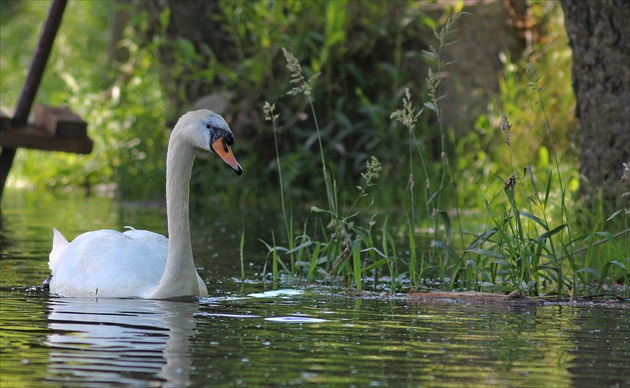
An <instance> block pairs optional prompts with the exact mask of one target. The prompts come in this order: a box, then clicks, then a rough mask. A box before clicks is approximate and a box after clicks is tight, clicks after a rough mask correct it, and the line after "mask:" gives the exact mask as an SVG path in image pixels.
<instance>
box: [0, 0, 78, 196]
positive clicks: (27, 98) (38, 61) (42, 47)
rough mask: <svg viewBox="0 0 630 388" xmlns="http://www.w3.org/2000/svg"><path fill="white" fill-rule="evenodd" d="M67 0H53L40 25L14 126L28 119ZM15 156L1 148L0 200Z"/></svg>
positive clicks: (6, 149)
mask: <svg viewBox="0 0 630 388" xmlns="http://www.w3.org/2000/svg"><path fill="white" fill-rule="evenodd" d="M67 2H68V1H67V0H53V1H52V3H51V5H50V9H49V10H48V15H47V16H46V20H45V21H44V25H43V26H42V30H41V32H40V34H39V41H38V43H37V47H36V48H35V51H34V52H33V59H32V61H31V67H30V69H29V71H28V75H27V76H26V81H24V86H23V87H22V92H21V93H20V98H19V99H18V102H17V105H16V106H15V112H14V114H13V119H12V120H11V124H12V125H13V126H14V127H17V126H21V125H25V124H26V122H27V120H28V115H29V113H30V112H31V107H32V106H33V101H35V95H36V94H37V89H38V88H39V84H40V83H41V80H42V76H43V75H44V69H45V68H46V62H47V61H48V57H49V56H50V51H51V50H52V46H53V42H54V41H55V36H56V35H57V31H58V30H59V26H60V25H61V18H62V16H63V12H64V10H65V8H66V4H67ZM14 157H15V148H5V147H3V148H2V151H1V152H0V200H1V199H2V193H3V191H4V185H5V183H6V181H7V177H8V176H9V170H10V169H11V165H12V164H13V158H14Z"/></svg>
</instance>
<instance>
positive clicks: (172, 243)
mask: <svg viewBox="0 0 630 388" xmlns="http://www.w3.org/2000/svg"><path fill="white" fill-rule="evenodd" d="M233 141H234V140H233V136H232V132H231V130H230V128H229V127H228V125H227V123H226V122H225V120H223V118H222V117H221V116H219V115H217V114H215V113H213V112H211V111H208V110H199V111H195V112H189V113H187V114H185V115H184V116H182V117H181V118H180V119H179V121H178V122H177V125H176V126H175V129H173V133H172V134H171V138H170V140H169V145H168V153H167V159H166V206H167V217H168V234H169V237H170V239H167V238H166V237H164V236H162V235H159V234H157V233H153V232H149V231H146V230H135V229H132V230H129V231H126V232H124V233H120V232H117V231H113V230H97V231H93V232H87V233H84V234H82V235H80V236H78V237H77V238H75V239H74V240H73V241H72V242H68V240H66V239H65V238H64V237H63V235H62V234H61V233H60V232H59V231H57V230H56V229H54V237H53V249H52V251H51V252H50V259H49V267H50V271H51V273H52V279H51V281H50V285H49V287H50V292H51V293H53V294H56V295H59V296H64V297H123V298H147V299H165V298H173V297H179V296H190V295H200V296H207V295H208V289H207V288H206V285H205V284H204V282H203V280H202V279H201V277H199V274H197V270H196V268H195V264H194V261H193V255H192V245H191V242H190V225H189V221H188V198H189V194H188V187H189V184H190V175H191V172H192V165H193V161H194V159H195V152H196V149H197V148H201V149H204V150H208V151H212V152H215V153H216V154H217V155H219V156H220V157H221V159H223V161H224V162H225V163H226V164H227V165H228V166H229V167H231V168H232V169H233V170H234V171H235V172H236V173H237V174H240V173H241V172H242V169H241V166H240V165H239V164H238V162H237V161H236V159H234V156H233V155H232V152H231V150H230V147H229V145H231V144H232V143H233Z"/></svg>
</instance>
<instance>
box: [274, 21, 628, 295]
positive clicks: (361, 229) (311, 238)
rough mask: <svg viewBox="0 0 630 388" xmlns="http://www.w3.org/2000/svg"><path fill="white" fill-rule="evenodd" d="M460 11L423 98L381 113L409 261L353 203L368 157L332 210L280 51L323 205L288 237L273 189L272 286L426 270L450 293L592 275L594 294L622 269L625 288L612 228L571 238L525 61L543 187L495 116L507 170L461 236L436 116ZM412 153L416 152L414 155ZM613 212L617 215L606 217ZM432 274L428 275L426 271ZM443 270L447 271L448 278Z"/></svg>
mask: <svg viewBox="0 0 630 388" xmlns="http://www.w3.org/2000/svg"><path fill="white" fill-rule="evenodd" d="M459 17H460V16H454V17H452V18H450V19H449V21H448V22H447V24H446V25H445V27H444V28H443V29H442V30H440V31H436V37H438V40H439V42H440V44H439V46H438V49H434V48H432V49H431V53H433V54H434V55H435V58H436V59H437V60H438V61H437V63H438V67H437V70H436V71H433V70H429V73H428V77H427V82H428V85H429V88H428V89H429V90H428V93H427V97H428V101H427V102H426V103H425V104H424V107H423V108H422V109H420V110H417V109H416V108H415V107H414V106H413V103H412V98H411V92H410V91H409V89H406V90H405V92H404V96H403V101H402V108H401V109H398V110H396V111H395V112H393V113H392V114H391V116H390V119H391V120H393V121H396V122H399V123H400V124H402V125H403V126H404V127H405V128H406V129H407V131H408V134H409V150H408V152H409V155H408V159H409V179H408V181H407V187H406V193H405V198H407V195H408V196H409V197H408V198H409V201H408V202H407V201H406V200H405V206H409V208H405V210H406V216H407V225H406V229H407V233H408V247H409V250H408V254H409V257H408V258H407V259H405V260H402V259H401V258H400V257H399V256H398V255H397V244H396V242H395V240H394V238H393V236H392V235H391V234H390V233H389V232H388V217H387V216H386V217H385V218H384V221H383V222H382V224H381V227H380V228H378V230H377V228H375V225H376V224H377V221H376V214H372V215H371V216H368V213H367V211H368V209H369V208H370V207H371V206H372V204H373V203H374V198H372V200H371V201H370V202H369V204H368V205H366V206H363V207H359V200H360V199H361V198H365V197H369V196H370V190H372V189H373V188H375V187H377V186H378V179H379V177H380V174H381V172H382V166H381V163H380V162H379V160H378V159H377V158H375V157H371V158H370V159H369V160H368V162H367V163H366V170H365V172H364V173H362V174H361V176H362V179H363V182H362V184H361V185H358V186H356V187H357V189H358V193H357V196H356V198H355V199H354V201H353V202H352V203H351V204H350V205H349V206H340V202H339V194H338V191H337V186H336V182H335V179H334V177H333V175H332V173H331V171H332V170H331V169H329V168H328V166H327V161H326V159H325V156H324V150H323V147H322V138H321V132H320V130H319V125H318V122H317V117H316V114H315V109H314V106H313V103H312V99H311V95H312V89H311V87H312V81H313V77H311V78H310V79H307V78H306V77H305V76H304V75H303V73H302V68H301V66H300V64H299V61H298V60H297V59H296V57H295V56H294V55H293V54H292V53H291V52H289V51H287V50H286V49H283V53H284V56H285V59H286V60H287V68H288V69H289V72H290V74H291V80H290V84H291V85H292V88H291V90H290V91H289V92H288V94H289V95H291V96H298V95H303V96H304V97H305V98H306V99H307V101H308V104H309V105H310V109H311V113H312V115H313V122H314V125H315V130H316V134H317V140H318V142H319V146H320V149H319V151H320V158H321V164H322V174H323V177H324V182H325V184H326V193H327V207H319V206H312V207H311V213H312V214H313V215H315V218H316V219H317V222H315V223H314V224H313V225H309V221H308V220H307V221H305V222H304V225H303V228H302V231H301V234H300V235H298V236H294V235H293V232H292V229H293V227H292V221H291V222H289V221H288V220H289V218H288V216H287V214H286V209H285V205H284V197H283V195H281V200H282V207H283V216H284V219H285V229H286V232H287V237H288V239H289V240H290V242H289V246H288V247H287V248H285V247H280V246H276V243H275V234H272V239H273V241H272V244H266V243H265V244H266V245H267V247H268V249H269V252H270V254H271V256H272V275H273V280H274V285H275V284H277V281H278V279H279V274H280V273H281V272H282V271H286V272H287V273H292V274H299V275H301V279H302V280H303V281H306V282H310V281H315V280H319V281H321V282H325V281H327V280H330V281H333V282H334V283H335V284H340V283H341V284H345V285H349V286H352V287H354V288H356V289H357V290H358V291H361V290H363V289H364V287H365V285H366V281H368V280H369V281H373V284H374V288H377V287H379V279H381V280H383V281H381V283H380V287H381V289H388V290H390V291H395V290H397V289H400V287H401V285H402V284H405V286H414V287H417V286H420V285H421V283H422V282H423V281H425V280H426V279H427V277H430V276H434V277H433V279H437V280H438V281H446V280H449V281H448V282H444V284H446V285H447V287H449V288H450V289H455V288H464V289H476V290H486V291H494V292H511V291H513V290H520V291H521V292H522V293H524V294H529V295H541V294H543V293H555V294H558V295H565V294H573V293H575V292H576V290H577V289H578V288H579V287H585V286H586V285H588V284H589V283H590V282H591V281H592V280H593V279H597V278H598V279H599V281H598V285H597V286H598V287H597V290H599V287H601V286H602V284H603V282H604V281H606V279H610V277H609V274H610V273H613V272H614V273H618V272H617V271H618V270H622V271H625V272H624V276H625V277H624V279H625V283H626V284H627V278H628V267H629V266H630V262H629V261H628V259H626V258H624V256H623V253H622V252H623V251H622V249H621V247H620V246H619V244H617V242H616V241H615V238H616V237H618V236H619V234H617V235H612V234H611V233H609V232H605V231H594V232H592V233H589V234H586V235H584V236H580V237H577V238H573V236H572V233H571V229H572V228H571V217H570V216H569V211H568V209H569V200H570V198H569V197H568V192H567V186H566V184H565V180H563V178H562V176H561V169H560V164H559V157H558V155H557V152H556V150H555V146H554V139H553V136H552V129H551V125H550V122H549V119H548V117H547V112H546V110H545V104H544V98H543V91H544V87H541V86H539V84H540V79H541V77H540V75H539V74H538V72H537V70H536V68H535V66H534V65H529V66H528V67H527V70H526V76H527V82H528V86H529V87H530V88H531V90H532V91H533V92H534V94H535V103H536V105H538V106H539V107H540V108H541V110H542V111H543V114H542V117H543V118H544V125H545V130H546V133H547V136H548V138H549V140H548V141H549V144H550V150H551V153H552V155H553V160H554V164H555V165H554V166H552V167H550V168H549V169H548V171H547V172H546V180H543V182H542V184H541V182H540V181H539V179H538V178H537V174H536V173H535V171H534V170H535V169H534V167H532V166H531V165H524V166H523V165H519V160H517V158H516V157H515V152H514V150H513V147H515V144H518V143H519V142H520V141H522V140H521V139H522V138H521V137H520V136H519V134H520V132H519V126H518V125H516V126H514V125H513V124H512V123H511V122H510V119H509V116H508V114H506V113H503V112H500V114H499V120H498V123H499V124H498V128H499V130H500V133H501V134H502V135H503V143H505V147H506V149H507V151H506V152H508V153H509V172H508V174H509V176H507V177H500V176H498V175H497V178H499V179H500V180H501V182H502V188H501V190H500V191H499V192H498V193H497V194H496V195H495V197H494V198H492V200H488V199H485V198H484V203H485V214H486V220H487V221H486V226H485V227H484V230H483V231H482V232H481V233H480V234H478V235H475V236H472V237H469V236H465V234H464V232H463V230H462V226H461V219H460V215H459V207H460V206H459V201H458V198H457V192H456V190H455V189H454V182H455V180H454V177H453V172H452V169H451V167H450V165H449V159H448V152H447V146H446V141H445V137H446V136H445V132H444V128H443V124H442V115H443V112H442V109H441V107H440V104H441V103H440V101H441V100H442V99H443V98H444V96H443V95H441V93H440V82H441V78H440V77H441V76H440V74H441V72H442V62H441V61H442V59H441V55H442V49H443V48H444V47H446V46H447V45H448V44H449V43H448V42H446V40H445V38H446V36H448V35H449V31H452V28H453V25H454V24H455V22H456V21H457V20H458V19H459ZM446 65H447V64H444V66H446ZM425 109H428V110H429V111H432V112H433V113H434V114H435V115H436V116H437V119H438V122H439V125H440V134H441V155H440V163H441V169H440V170H439V185H438V184H432V182H431V178H430V176H431V175H430V173H429V171H431V170H432V166H430V165H429V164H428V163H427V161H426V158H425V157H424V156H423V154H422V152H421V149H420V146H419V142H418V141H417V139H416V137H415V127H416V125H417V119H418V117H419V116H420V115H421V114H422V113H423V111H424V110H425ZM264 112H265V117H266V118H267V120H269V121H271V122H272V124H273V129H274V141H275V142H276V161H277V166H278V174H279V179H280V190H281V192H283V191H284V187H283V182H282V172H281V166H280V155H279V151H278V148H277V143H278V140H277V137H276V136H277V135H276V133H277V124H276V121H277V120H278V115H276V114H275V113H274V112H275V105H272V104H269V103H266V104H265V106H264ZM414 147H415V149H414ZM416 152H417V153H418V156H419V157H416V156H415V155H414V154H415V153H416ZM415 159H419V160H420V167H421V169H422V173H423V174H424V177H425V182H424V183H425V184H424V201H423V205H424V206H417V202H416V200H417V198H416V193H415V175H414V174H415V173H416V170H417V169H418V166H417V163H416V162H415ZM629 165H630V164H629ZM624 167H625V173H624V177H623V178H622V179H623V180H628V179H630V176H629V175H630V172H628V170H629V167H628V165H624ZM554 175H557V176H554ZM555 185H558V186H559V192H560V197H559V199H558V201H559V206H560V217H559V219H557V217H556V215H555V214H552V212H550V210H551V209H552V208H553V206H552V201H553V200H554V198H553V196H552V193H553V192H554V191H553V188H554V187H555ZM523 188H525V189H523ZM447 189H448V190H447ZM449 191H452V196H450V197H449V198H452V201H453V203H451V205H452V206H453V208H454V209H455V213H456V214H457V220H458V226H459V229H458V233H459V236H458V237H459V239H460V242H461V250H460V249H458V248H456V247H454V246H453V245H452V241H451V238H452V236H451V235H452V234H453V232H454V231H453V230H452V228H451V222H450V218H449V216H448V214H447V212H446V210H445V208H446V207H445V206H444V203H442V202H443V201H444V202H445V198H446V197H445V198H443V197H442V196H443V195H444V194H445V193H447V192H449ZM626 195H630V194H626ZM342 209H343V210H342ZM421 209H424V212H425V213H426V214H425V215H426V216H427V217H426V219H425V220H429V222H430V223H433V226H434V228H433V232H432V233H433V236H432V237H433V241H432V244H431V246H432V250H431V252H430V254H429V255H428V256H424V255H422V256H421V257H420V259H419V258H418V256H417V253H416V227H417V221H418V219H417V214H418V211H419V210H420V211H422V210H421ZM617 214H621V212H617V213H616V214H615V215H613V216H616V215H617ZM366 217H367V218H366ZM611 218H612V216H611ZM440 220H441V222H442V224H440ZM362 221H366V222H362ZM441 225H443V226H444V232H445V240H442V239H441V236H442V235H441V233H444V232H442V231H440V228H439V226H441ZM377 232H380V233H377ZM317 236H320V237H319V238H318V237H317ZM597 237H599V238H600V239H601V238H602V237H603V238H605V240H601V241H595V238H597ZM379 239H380V241H379ZM604 241H605V242H606V243H608V245H609V246H610V247H611V251H612V252H613V256H612V257H611V258H610V260H608V261H607V262H606V263H604V264H601V263H597V262H596V261H594V260H592V258H593V248H595V247H596V246H599V245H601V244H602V243H603V242H604ZM579 244H582V245H583V248H580V249H577V248H576V245H579ZM458 251H460V252H462V253H458ZM583 252H587V255H588V257H587V259H586V261H584V260H583V261H579V260H578V254H580V253H583ZM284 255H291V266H290V268H287V267H286V266H285V265H284V263H283V261H282V256H284ZM585 263H586V264H585ZM401 264H404V265H401ZM405 267H407V268H408V272H403V271H404V268H405ZM436 273H437V276H435V274H436ZM387 275H389V279H388V280H389V282H387V281H384V280H385V276H387ZM447 275H450V279H449V278H448V277H447Z"/></svg>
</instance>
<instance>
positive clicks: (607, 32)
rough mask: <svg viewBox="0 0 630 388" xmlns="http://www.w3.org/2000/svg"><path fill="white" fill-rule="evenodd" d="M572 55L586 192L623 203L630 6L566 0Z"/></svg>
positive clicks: (629, 112)
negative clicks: (621, 181) (622, 178)
mask: <svg viewBox="0 0 630 388" xmlns="http://www.w3.org/2000/svg"><path fill="white" fill-rule="evenodd" d="M562 9H563V11H564V15H565V26H566V29H567V34H568V36H569V42H570V45H571V49H572V51H573V76H572V80H573V90H574V92H575V97H576V115H575V116H576V118H577V119H578V122H579V124H578V133H579V140H580V161H581V167H580V170H581V173H582V175H583V177H584V180H583V182H582V185H581V187H582V193H583V194H584V195H585V196H586V198H587V199H588V198H590V199H592V198H593V195H594V194H596V193H597V191H598V190H599V189H600V188H601V189H602V194H603V198H604V200H605V201H606V202H605V203H606V204H607V207H609V208H611V207H612V206H616V205H617V204H618V203H621V198H620V197H621V194H622V193H623V192H625V191H628V190H627V185H626V187H624V184H623V183H620V178H621V176H622V174H623V163H628V162H629V161H630V2H628V1H624V0H597V1H592V0H589V1H584V0H564V1H563V2H562Z"/></svg>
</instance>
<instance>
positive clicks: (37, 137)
mask: <svg viewBox="0 0 630 388" xmlns="http://www.w3.org/2000/svg"><path fill="white" fill-rule="evenodd" d="M66 3H67V0H53V1H52V3H51V6H50V10H49V11H48V15H47V16H46V21H45V22H44V25H43V27H42V30H41V33H40V35H39V41H38V43H37V47H36V48H35V51H34V53H33V59H32V61H31V67H30V69H29V71H28V75H27V77H26V81H25V82H24V86H23V88H22V91H21V93H20V98H19V99H18V102H17V105H16V107H15V111H14V112H13V114H11V113H10V112H9V111H8V110H6V109H2V112H1V114H0V147H2V151H1V153H0V199H1V198H2V193H3V191H4V186H5V184H6V180H7V177H8V176H9V170H10V169H11V165H12V164H13V158H14V157H15V151H16V150H17V149H18V148H30V149H37V150H44V151H62V152H72V153H79V154H88V153H90V152H92V146H93V143H92V140H91V139H90V138H89V137H88V136H87V123H86V122H85V121H83V120H82V119H81V118H80V117H79V116H77V115H76V114H74V113H73V112H72V111H70V110H69V109H68V108H55V107H50V106H43V105H38V106H36V107H35V115H34V121H33V122H30V123H29V122H28V117H29V114H30V112H31V108H32V106H33V101H34V100H35V94H36V93H37V89H38V88H39V84H40V82H41V79H42V76H43V74H44V69H45V68H46V62H47V61H48V57H49V55H50V51H51V49H52V46H53V42H54V41H55V36H56V35H57V31H58V30H59V26H60V25H61V19H62V16H63V12H64V10H65V7H66Z"/></svg>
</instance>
